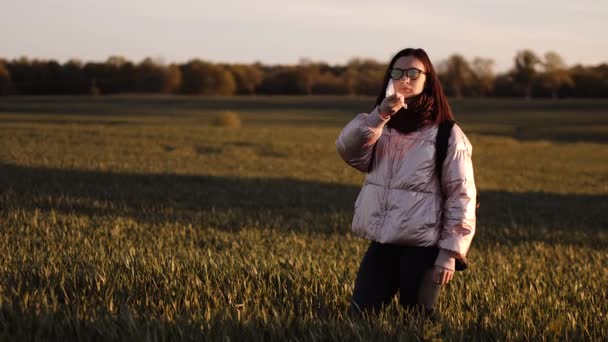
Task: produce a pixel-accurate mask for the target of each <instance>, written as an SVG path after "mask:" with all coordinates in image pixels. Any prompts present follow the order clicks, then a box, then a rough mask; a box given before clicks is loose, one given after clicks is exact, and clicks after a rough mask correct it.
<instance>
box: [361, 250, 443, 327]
mask: <svg viewBox="0 0 608 342" xmlns="http://www.w3.org/2000/svg"><path fill="white" fill-rule="evenodd" d="M438 253H439V249H438V248H437V247H409V246H397V245H390V244H381V243H378V242H372V243H371V244H370V245H369V248H368V249H367V252H366V253H365V256H364V257H363V260H362V261H361V266H360V267H359V272H358V273H357V279H356V281H355V290H354V293H353V299H352V303H351V310H352V311H353V312H354V313H363V312H370V311H371V312H373V313H377V312H379V311H380V309H381V308H382V306H384V305H387V304H388V303H389V302H390V301H391V300H392V298H393V296H394V295H395V294H396V293H397V290H399V303H400V304H401V306H403V307H417V308H419V309H423V312H424V313H425V314H427V315H428V314H432V313H433V307H434V305H435V302H436V301H437V298H438V297H439V291H440V290H441V285H438V284H435V282H433V279H432V273H431V272H432V268H433V264H434V263H435V259H436V258H437V254H438Z"/></svg>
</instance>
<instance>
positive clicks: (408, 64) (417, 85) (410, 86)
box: [393, 56, 426, 102]
mask: <svg viewBox="0 0 608 342" xmlns="http://www.w3.org/2000/svg"><path fill="white" fill-rule="evenodd" d="M393 68H398V69H406V70H407V69H411V68H416V69H419V70H422V72H425V73H426V69H425V67H424V64H422V62H421V61H420V60H419V59H418V58H416V57H414V56H404V57H399V58H398V59H397V61H395V64H394V65H393ZM393 82H394V84H395V91H396V92H398V93H399V94H401V95H403V97H404V98H405V101H406V102H407V100H408V99H411V98H413V97H415V96H416V95H420V94H421V93H422V91H423V90H424V82H426V74H422V73H421V74H420V76H419V77H418V78H417V79H415V80H413V79H410V78H409V77H408V76H407V73H403V75H402V76H401V78H399V79H398V80H393Z"/></svg>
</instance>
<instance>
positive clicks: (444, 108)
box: [376, 48, 454, 124]
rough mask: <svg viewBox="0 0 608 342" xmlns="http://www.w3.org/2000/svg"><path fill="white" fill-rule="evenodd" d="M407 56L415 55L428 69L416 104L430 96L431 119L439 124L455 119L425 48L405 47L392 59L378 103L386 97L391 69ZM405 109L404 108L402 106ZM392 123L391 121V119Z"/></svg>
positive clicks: (385, 74)
mask: <svg viewBox="0 0 608 342" xmlns="http://www.w3.org/2000/svg"><path fill="white" fill-rule="evenodd" d="M406 56H413V57H416V58H418V59H419V60H420V61H421V62H422V64H423V65H424V68H425V69H426V72H425V74H426V80H425V82H424V90H423V91H422V94H420V95H418V99H415V100H414V101H413V102H414V103H413V104H414V105H417V104H419V102H420V101H416V100H420V99H421V98H429V99H430V100H431V101H425V102H427V103H429V104H430V108H428V110H430V112H431V120H432V121H434V122H435V123H437V124H440V123H442V122H445V121H454V115H453V114H452V109H451V108H450V105H449V103H448V100H447V98H446V96H445V93H444V92H443V88H442V87H441V82H440V81H439V77H438V76H437V72H435V68H434V67H433V63H431V60H430V59H429V56H428V55H427V54H426V52H425V51H424V50H423V49H413V48H407V49H403V50H401V51H399V52H397V54H396V55H395V56H394V57H393V58H392V59H391V61H390V63H389V64H388V67H387V68H386V72H385V73H384V80H383V82H382V87H381V88H380V94H378V98H377V99H376V105H377V106H379V105H380V103H382V100H384V98H385V97H386V86H387V85H388V80H389V78H390V70H391V69H392V68H393V65H395V62H396V61H397V60H398V59H399V58H401V57H406ZM402 110H403V108H402ZM389 123H390V121H389Z"/></svg>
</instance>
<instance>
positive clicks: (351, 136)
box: [336, 107, 389, 172]
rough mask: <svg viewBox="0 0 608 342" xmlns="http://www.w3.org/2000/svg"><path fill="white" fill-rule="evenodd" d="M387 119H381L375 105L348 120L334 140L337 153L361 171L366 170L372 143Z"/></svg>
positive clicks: (375, 140)
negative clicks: (370, 110)
mask: <svg viewBox="0 0 608 342" xmlns="http://www.w3.org/2000/svg"><path fill="white" fill-rule="evenodd" d="M388 120H389V119H383V118H382V117H381V116H380V113H379V112H378V108H377V107H376V108H375V109H374V110H373V111H372V112H371V113H369V114H366V113H361V114H359V115H357V116H356V117H355V118H354V119H353V120H352V121H350V122H349V123H348V124H347V125H346V126H345V127H344V129H342V132H341V133H340V135H339V136H338V139H337V140H336V147H337V149H338V153H339V154H340V156H341V157H342V159H344V161H345V162H346V163H347V164H348V165H350V166H352V167H354V168H355V169H357V170H359V171H361V172H367V171H368V169H369V164H370V162H371V159H372V152H373V149H374V145H375V144H376V142H377V141H378V139H379V138H380V136H381V135H382V128H383V127H384V125H385V124H386V122H387V121H388Z"/></svg>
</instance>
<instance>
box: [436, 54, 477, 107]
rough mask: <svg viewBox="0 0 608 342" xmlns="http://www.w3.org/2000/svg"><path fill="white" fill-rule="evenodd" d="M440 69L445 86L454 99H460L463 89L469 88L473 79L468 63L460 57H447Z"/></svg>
mask: <svg viewBox="0 0 608 342" xmlns="http://www.w3.org/2000/svg"><path fill="white" fill-rule="evenodd" d="M441 69H442V71H443V72H442V74H443V79H444V82H445V83H446V86H447V87H448V88H451V89H452V91H453V94H454V95H455V96H456V97H458V98H462V95H463V91H464V89H465V88H470V87H471V85H472V84H473V82H474V77H475V74H474V73H473V70H472V69H471V66H470V65H469V62H467V60H466V59H465V58H464V57H463V56H462V55H459V54H454V55H451V56H450V57H448V59H447V60H446V61H445V63H444V65H443V66H442V67H441Z"/></svg>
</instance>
